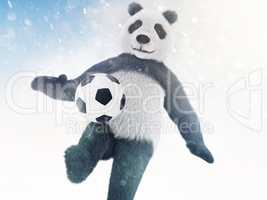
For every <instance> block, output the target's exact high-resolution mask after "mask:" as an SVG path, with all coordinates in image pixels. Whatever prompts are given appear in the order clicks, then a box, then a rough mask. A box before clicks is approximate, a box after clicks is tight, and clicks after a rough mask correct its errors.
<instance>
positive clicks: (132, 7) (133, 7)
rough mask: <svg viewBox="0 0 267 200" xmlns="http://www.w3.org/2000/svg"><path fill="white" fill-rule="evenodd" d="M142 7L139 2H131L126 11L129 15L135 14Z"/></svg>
mask: <svg viewBox="0 0 267 200" xmlns="http://www.w3.org/2000/svg"><path fill="white" fill-rule="evenodd" d="M142 9H143V7H142V6H141V5H140V4H139V3H135V2H133V3H131V4H130V5H129V7H128V12H129V14H130V15H131V16H133V15H135V14H136V13H138V12H139V11H140V10H142Z"/></svg>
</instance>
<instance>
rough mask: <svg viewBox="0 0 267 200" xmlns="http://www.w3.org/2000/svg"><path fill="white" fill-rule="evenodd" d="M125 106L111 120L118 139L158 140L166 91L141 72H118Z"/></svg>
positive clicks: (116, 74) (116, 75) (117, 76)
mask: <svg viewBox="0 0 267 200" xmlns="http://www.w3.org/2000/svg"><path fill="white" fill-rule="evenodd" d="M112 75H113V76H115V77H116V78H117V79H119V81H120V83H121V85H122V87H123V90H124V94H125V96H126V105H125V108H124V109H123V111H122V113H120V114H119V115H118V116H117V117H116V118H114V119H112V120H111V122H110V127H111V129H112V131H113V133H114V135H115V137H117V138H125V139H131V140H134V139H135V140H142V141H144V140H145V141H149V142H152V143H153V144H155V143H157V141H158V139H159V136H160V133H161V121H162V114H163V113H164V108H163V103H164V95H165V93H164V90H163V88H162V87H161V86H160V85H159V84H158V83H157V82H156V81H155V80H153V79H152V78H150V77H148V76H146V75H144V74H141V73H138V72H116V73H114V74H112Z"/></svg>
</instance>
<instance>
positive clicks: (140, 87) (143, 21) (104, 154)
mask: <svg viewBox="0 0 267 200" xmlns="http://www.w3.org/2000/svg"><path fill="white" fill-rule="evenodd" d="M128 12H129V15H130V17H129V20H128V22H127V23H126V24H125V26H124V28H123V30H122V40H121V41H122V42H121V44H122V48H123V53H122V54H120V55H118V56H116V57H114V58H110V59H108V60H105V61H103V62H101V63H98V64H96V65H94V66H92V67H91V68H89V69H88V70H87V71H85V72H84V73H83V74H82V75H80V76H79V77H77V78H75V79H71V80H68V79H67V77H66V75H60V76H59V77H49V76H41V77H36V78H35V79H34V80H33V82H32V88H33V89H34V90H36V91H41V92H43V93H44V94H46V95H47V96H49V97H51V98H53V99H57V100H63V101H75V91H76V89H77V87H78V85H79V84H80V83H81V82H82V81H84V80H85V81H86V79H88V78H90V74H94V73H106V74H110V75H112V76H114V77H115V78H117V79H118V80H119V81H120V83H121V85H122V87H123V89H124V94H125V96H126V104H125V108H124V110H123V111H122V112H121V113H120V115H119V116H117V117H116V118H115V119H112V120H111V121H110V122H109V123H103V124H97V123H90V124H89V125H88V126H87V128H86V130H85V131H84V133H83V134H82V136H81V138H80V140H79V142H78V144H77V145H73V146H71V147H70V148H68V149H67V150H66V152H65V163H66V168H67V176H68V178H69V180H70V181H72V182H73V183H81V182H82V181H84V180H85V179H86V178H87V177H88V176H89V174H90V173H91V172H92V171H93V169H94V168H95V167H96V165H97V163H98V161H100V160H107V159H111V158H112V159H113V166H112V172H111V177H110V184H109V191H108V200H133V199H134V196H135V193H136V191H137V189H138V185H139V183H140V181H141V179H142V176H143V174H144V172H145V169H146V167H147V165H148V163H149V161H150V159H151V157H152V156H153V152H154V150H155V146H156V145H155V144H156V143H157V141H158V139H159V135H160V128H161V121H162V114H163V113H164V112H167V114H168V115H169V117H170V119H171V120H172V121H173V122H174V123H175V124H176V125H177V128H178V130H179V131H180V133H181V135H182V137H183V138H184V140H185V142H186V146H187V147H188V149H189V150H190V152H191V153H192V154H194V155H196V156H198V157H200V158H202V159H203V160H205V161H207V162H208V163H213V162H214V159H213V156H212V154H211V153H210V151H209V150H208V148H207V147H206V145H205V143H204V140H203V137H202V133H201V128H200V125H199V120H198V117H197V115H196V114H195V112H194V110H193V108H192V106H191V105H190V103H189V101H188V99H187V97H186V94H185V92H184V90H183V87H182V85H181V83H180V82H179V80H178V79H177V78H176V76H175V75H174V74H173V72H172V71H171V70H170V69H169V68H168V67H167V66H166V65H165V64H164V59H165V58H166V57H167V55H168V53H169V52H170V47H171V33H170V27H171V25H172V24H174V23H175V22H176V21H177V14H176V12H175V11H170V10H168V11H165V12H163V13H158V12H155V11H150V10H147V9H144V8H143V7H142V5H140V4H139V3H135V2H134V3H131V4H130V5H129V8H128Z"/></svg>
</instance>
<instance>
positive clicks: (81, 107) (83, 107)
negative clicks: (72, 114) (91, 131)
mask: <svg viewBox="0 0 267 200" xmlns="http://www.w3.org/2000/svg"><path fill="white" fill-rule="evenodd" d="M76 105H77V107H78V109H79V111H80V112H81V113H86V104H85V102H84V101H83V100H82V99H81V98H78V99H77V100H76Z"/></svg>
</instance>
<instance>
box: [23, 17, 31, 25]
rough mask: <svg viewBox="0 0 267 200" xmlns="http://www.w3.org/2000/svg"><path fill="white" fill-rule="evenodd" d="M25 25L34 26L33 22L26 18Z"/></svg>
mask: <svg viewBox="0 0 267 200" xmlns="http://www.w3.org/2000/svg"><path fill="white" fill-rule="evenodd" d="M24 24H25V25H26V26H32V22H31V20H30V19H28V18H26V19H25V20H24Z"/></svg>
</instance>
